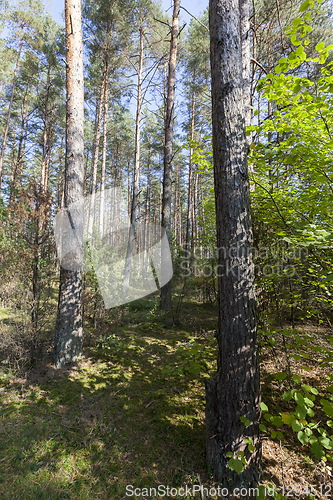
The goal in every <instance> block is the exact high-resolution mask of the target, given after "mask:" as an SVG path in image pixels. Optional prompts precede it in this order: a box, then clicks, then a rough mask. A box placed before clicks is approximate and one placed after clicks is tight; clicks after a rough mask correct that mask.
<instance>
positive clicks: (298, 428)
mask: <svg viewBox="0 0 333 500" xmlns="http://www.w3.org/2000/svg"><path fill="white" fill-rule="evenodd" d="M292 428H293V431H294V432H298V431H301V430H302V429H303V426H302V424H300V423H299V422H298V420H294V422H293V423H292Z"/></svg>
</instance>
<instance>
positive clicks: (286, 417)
mask: <svg viewBox="0 0 333 500" xmlns="http://www.w3.org/2000/svg"><path fill="white" fill-rule="evenodd" d="M281 420H282V422H283V423H284V424H287V425H291V424H292V423H293V422H294V421H295V420H296V419H295V415H290V414H289V413H282V415H281Z"/></svg>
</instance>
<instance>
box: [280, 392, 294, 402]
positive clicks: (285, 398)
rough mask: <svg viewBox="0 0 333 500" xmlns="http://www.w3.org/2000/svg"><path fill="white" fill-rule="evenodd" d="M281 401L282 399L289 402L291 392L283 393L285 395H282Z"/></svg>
mask: <svg viewBox="0 0 333 500" xmlns="http://www.w3.org/2000/svg"><path fill="white" fill-rule="evenodd" d="M282 399H283V401H290V400H291V399H292V394H291V392H285V393H283V396H282Z"/></svg>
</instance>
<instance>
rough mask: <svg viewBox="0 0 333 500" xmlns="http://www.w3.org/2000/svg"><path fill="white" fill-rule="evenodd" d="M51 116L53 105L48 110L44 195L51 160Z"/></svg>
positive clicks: (47, 186) (47, 184) (47, 185)
mask: <svg viewBox="0 0 333 500" xmlns="http://www.w3.org/2000/svg"><path fill="white" fill-rule="evenodd" d="M52 115H53V105H51V109H50V123H49V131H48V137H47V153H46V164H45V179H44V192H45V193H46V192H47V190H48V188H49V173H50V160H51V149H52V146H51V139H52Z"/></svg>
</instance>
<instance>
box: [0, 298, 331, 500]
mask: <svg viewBox="0 0 333 500" xmlns="http://www.w3.org/2000/svg"><path fill="white" fill-rule="evenodd" d="M0 318H1V316H0ZM216 322H217V308H216V306H215V305H213V304H202V303H198V302H195V301H190V300H184V302H183V304H182V307H181V310H180V311H179V310H176V311H174V312H172V313H167V314H165V313H164V314H162V313H160V312H159V310H158V302H157V298H154V297H153V298H152V297H150V298H147V299H145V300H142V301H138V302H136V303H133V304H130V305H129V306H126V307H125V306H124V307H123V308H120V309H115V310H112V311H111V312H109V313H106V315H105V317H104V318H103V319H102V320H98V324H97V327H96V328H94V327H93V326H92V325H91V323H88V322H87V324H86V325H85V334H86V340H85V349H84V357H83V359H82V361H80V362H79V363H78V364H77V365H74V366H72V367H71V368H69V369H66V370H64V369H59V370H57V369H55V368H54V367H53V366H52V364H51V358H50V359H49V360H46V361H45V364H44V365H43V366H42V367H39V368H38V369H36V368H35V369H31V370H30V371H29V372H27V373H26V374H25V375H24V376H23V375H22V376H19V375H14V374H13V373H11V372H10V371H8V370H2V371H1V372H0V400H1V408H0V499H1V500H30V499H31V500H42V499H45V500H58V499H59V500H60V499H72V500H74V499H78V500H97V499H105V500H120V499H125V498H135V499H141V498H149V499H154V498H164V497H163V496H158V495H156V497H155V496H154V495H149V494H147V495H145V490H142V489H143V488H148V489H149V488H158V485H163V486H164V487H165V488H166V487H167V486H169V487H170V488H171V487H173V488H177V489H179V488H180V487H181V486H185V485H187V486H188V487H189V488H192V487H193V485H194V484H196V485H198V484H202V485H203V486H204V487H205V488H208V489H210V488H212V487H214V486H216V485H214V482H213V480H212V478H211V476H210V474H209V473H208V472H207V468H206V466H205V414H204V407H205V393H204V380H205V378H207V377H209V376H211V375H212V374H213V373H214V371H215V369H216V347H215V339H214V331H215V329H216ZM299 332H301V333H299V334H302V335H304V336H305V338H308V337H309V338H310V337H311V339H313V340H311V344H312V345H313V346H317V349H316V350H312V351H311V352H312V354H311V355H310V356H309V357H308V359H306V366H303V365H304V358H303V357H302V354H301V359H300V360H294V359H293V358H292V359H291V360H289V361H290V368H291V370H292V373H296V374H299V375H301V376H302V381H303V383H308V384H312V386H315V387H318V389H319V390H320V386H321V384H325V376H327V374H329V368H328V367H327V366H326V367H323V366H322V363H321V359H320V356H321V349H318V347H320V348H322V347H323V346H324V348H327V349H329V348H330V344H329V340H328V335H329V334H330V331H329V329H327V328H325V327H324V326H320V327H319V326H316V325H310V324H307V325H299ZM276 338H277V340H276V341H274V342H273V343H272V342H266V341H265V342H264V345H263V346H262V357H261V377H262V394H263V396H262V398H263V401H264V402H265V403H266V404H267V405H268V407H269V409H270V412H271V413H272V411H273V410H274V411H276V412H277V413H278V412H279V411H280V412H281V411H284V408H283V407H281V401H282V400H281V398H280V397H279V396H280V395H281V393H283V391H284V390H287V389H286V388H287V382H286V380H285V381H279V380H276V379H275V376H274V374H275V373H276V372H281V371H283V370H286V365H287V360H286V354H285V352H284V346H283V343H282V342H281V341H280V340H279V339H278V335H276ZM272 345H273V347H272ZM325 346H326V347H325ZM293 348H294V349H297V352H301V351H302V350H303V351H304V348H305V346H304V344H303V345H299V344H297V343H294V344H293V347H291V349H293ZM318 360H319V361H318ZM282 403H284V402H283V401H282ZM284 427H286V426H284ZM282 430H283V432H284V435H285V438H284V439H279V438H275V439H272V438H271V437H270V433H266V434H264V435H263V483H264V484H268V483H271V484H274V485H275V486H276V488H277V490H278V491H281V487H284V488H285V492H286V493H290V492H291V493H292V494H288V495H287V496H288V497H291V496H293V497H294V498H309V496H308V495H307V494H306V493H304V492H306V489H305V486H306V485H307V486H308V487H309V486H310V485H312V486H314V485H315V486H316V487H317V488H318V487H319V485H320V484H321V485H324V486H322V489H321V493H322V494H320V491H319V490H318V494H317V496H316V498H327V497H329V496H330V495H331V493H332V494H333V484H331V483H332V482H333V480H332V479H331V471H330V467H329V466H327V464H325V463H324V462H322V461H318V460H316V459H315V458H313V459H312V458H311V457H310V456H309V449H308V447H307V446H302V445H301V443H300V442H299V441H298V440H297V438H296V436H295V433H293V431H291V429H290V428H287V429H286V430H285V429H282ZM130 485H132V488H131V486H130ZM288 485H291V488H292V489H291V490H290V489H289V490H288ZM299 485H302V488H301V491H300V490H299V489H298V488H299ZM126 487H127V489H126ZM134 488H140V489H141V490H142V495H135V496H129V495H128V494H130V493H131V492H133V489H134ZM279 488H280V490H279ZM331 488H332V491H331ZM174 491H175V490H174ZM300 492H303V493H304V494H303V493H302V494H301V495H299V493H300ZM137 493H138V492H137ZM165 498H167V497H165ZM169 498H171V495H169ZM172 498H177V499H179V498H184V496H183V497H181V496H179V495H178V496H172ZM187 498H192V497H187ZM193 498H194V497H193ZM195 498H202V497H201V496H200V494H199V493H198V494H197V495H196V497H195ZM204 498H205V500H208V499H209V498H212V499H213V498H215V497H214V496H209V495H208V496H207V495H205V496H204Z"/></svg>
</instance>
